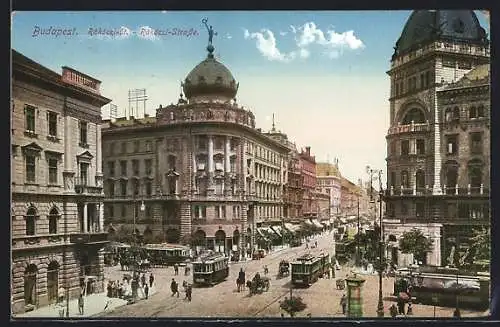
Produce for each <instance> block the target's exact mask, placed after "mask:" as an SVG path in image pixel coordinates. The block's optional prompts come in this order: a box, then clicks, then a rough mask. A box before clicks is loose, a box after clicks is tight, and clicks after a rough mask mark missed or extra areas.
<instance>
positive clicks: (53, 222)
mask: <svg viewBox="0 0 500 327" xmlns="http://www.w3.org/2000/svg"><path fill="white" fill-rule="evenodd" d="M58 220H59V212H57V209H56V208H52V210H50V213H49V234H57V221H58Z"/></svg>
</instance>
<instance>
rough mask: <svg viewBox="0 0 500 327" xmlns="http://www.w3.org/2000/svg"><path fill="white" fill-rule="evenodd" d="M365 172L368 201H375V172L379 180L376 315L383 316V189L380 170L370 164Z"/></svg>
mask: <svg viewBox="0 0 500 327" xmlns="http://www.w3.org/2000/svg"><path fill="white" fill-rule="evenodd" d="M366 172H367V173H368V174H369V175H370V203H375V200H374V199H373V188H372V186H373V177H374V175H375V174H376V175H377V177H378V182H379V192H378V195H379V200H378V202H379V226H380V235H379V244H378V245H379V255H378V266H379V267H378V304H377V316H378V317H383V316H384V300H383V294H382V293H383V290H382V287H383V286H382V271H383V268H384V267H383V263H384V230H383V221H382V200H383V196H384V190H383V188H382V170H375V169H372V168H370V166H367V167H366Z"/></svg>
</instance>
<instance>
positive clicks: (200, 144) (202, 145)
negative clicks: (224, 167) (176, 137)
mask: <svg viewBox="0 0 500 327" xmlns="http://www.w3.org/2000/svg"><path fill="white" fill-rule="evenodd" d="M206 149H207V139H206V138H205V137H203V136H201V137H200V138H199V139H198V150H206Z"/></svg>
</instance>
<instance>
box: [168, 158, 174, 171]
mask: <svg viewBox="0 0 500 327" xmlns="http://www.w3.org/2000/svg"><path fill="white" fill-rule="evenodd" d="M175 160H176V158H175V156H173V155H169V156H168V168H169V169H171V170H174V171H175Z"/></svg>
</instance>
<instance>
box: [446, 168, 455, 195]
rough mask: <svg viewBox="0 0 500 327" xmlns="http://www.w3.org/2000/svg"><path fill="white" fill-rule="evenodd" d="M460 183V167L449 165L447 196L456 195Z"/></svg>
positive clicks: (447, 171) (447, 169)
mask: <svg viewBox="0 0 500 327" xmlns="http://www.w3.org/2000/svg"><path fill="white" fill-rule="evenodd" d="M457 183H458V166H457V165H452V164H449V165H448V167H446V194H454V193H455V186H456V185H457Z"/></svg>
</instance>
